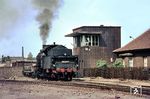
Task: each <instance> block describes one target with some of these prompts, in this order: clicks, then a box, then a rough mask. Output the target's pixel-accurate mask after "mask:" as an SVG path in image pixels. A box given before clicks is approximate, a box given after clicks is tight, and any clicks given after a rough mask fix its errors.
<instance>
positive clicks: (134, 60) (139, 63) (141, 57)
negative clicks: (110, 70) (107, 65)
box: [113, 29, 150, 67]
mask: <svg viewBox="0 0 150 99" xmlns="http://www.w3.org/2000/svg"><path fill="white" fill-rule="evenodd" d="M113 52H114V53H115V54H116V55H117V57H118V58H122V59H123V65H124V67H150V29H149V30H148V31H146V32H144V33H143V34H142V35H140V36H139V37H137V38H136V39H134V40H133V41H131V42H129V43H128V44H127V45H125V46H124V47H122V48H119V49H116V50H114V51H113Z"/></svg>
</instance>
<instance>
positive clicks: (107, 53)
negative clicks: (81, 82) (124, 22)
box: [66, 25, 121, 70]
mask: <svg viewBox="0 0 150 99" xmlns="http://www.w3.org/2000/svg"><path fill="white" fill-rule="evenodd" d="M66 37H73V46H74V48H73V54H74V55H78V58H79V66H80V70H82V69H84V68H94V67H96V62H97V60H99V59H103V60H106V61H107V62H109V63H110V62H113V60H114V59H115V58H116V57H115V54H113V52H112V51H113V50H115V49H117V48H120V46H121V27H120V26H104V25H101V26H82V27H78V28H75V29H73V33H70V34H68V35H66Z"/></svg>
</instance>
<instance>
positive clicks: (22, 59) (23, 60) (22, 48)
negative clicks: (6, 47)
mask: <svg viewBox="0 0 150 99" xmlns="http://www.w3.org/2000/svg"><path fill="white" fill-rule="evenodd" d="M22 60H23V61H24V47H23V46H22Z"/></svg>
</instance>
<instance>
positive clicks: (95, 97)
mask: <svg viewBox="0 0 150 99" xmlns="http://www.w3.org/2000/svg"><path fill="white" fill-rule="evenodd" d="M0 90H1V91H0V99H115V96H118V97H120V98H118V99H150V97H149V96H144V97H141V96H135V95H131V94H129V93H124V92H117V91H113V90H111V91H108V90H99V89H91V88H80V87H72V86H56V85H49V84H40V85H22V84H20V85H19V84H6V83H0ZM116 99H117V98H116Z"/></svg>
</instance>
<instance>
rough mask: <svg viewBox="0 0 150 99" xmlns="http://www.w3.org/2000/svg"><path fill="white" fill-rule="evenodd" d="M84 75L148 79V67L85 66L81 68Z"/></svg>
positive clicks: (149, 72) (149, 71) (149, 73)
mask: <svg viewBox="0 0 150 99" xmlns="http://www.w3.org/2000/svg"><path fill="white" fill-rule="evenodd" d="M83 76H84V77H103V78H108V79H111V78H122V79H138V80H149V79H150V68H143V67H140V68H137V67H132V68H131V67H126V68H122V67H101V68H85V69H84V70H83Z"/></svg>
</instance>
